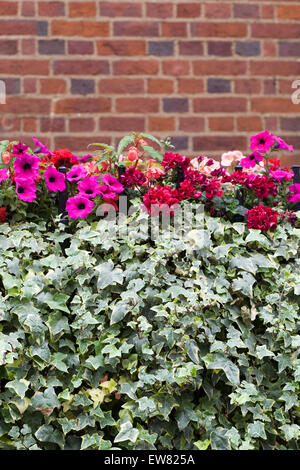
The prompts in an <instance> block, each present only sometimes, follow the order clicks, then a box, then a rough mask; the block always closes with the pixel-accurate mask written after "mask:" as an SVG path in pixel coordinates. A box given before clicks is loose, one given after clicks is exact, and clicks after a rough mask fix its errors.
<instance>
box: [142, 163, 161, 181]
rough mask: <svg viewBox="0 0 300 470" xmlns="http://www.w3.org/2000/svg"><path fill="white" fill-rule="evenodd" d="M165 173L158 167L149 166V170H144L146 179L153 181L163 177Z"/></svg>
mask: <svg viewBox="0 0 300 470" xmlns="http://www.w3.org/2000/svg"><path fill="white" fill-rule="evenodd" d="M165 174H166V173H165V171H164V170H163V169H162V168H160V167H159V166H155V165H153V166H150V167H149V168H147V170H146V176H147V178H153V179H158V178H160V177H161V176H164V175H165Z"/></svg>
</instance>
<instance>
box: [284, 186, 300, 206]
mask: <svg viewBox="0 0 300 470" xmlns="http://www.w3.org/2000/svg"><path fill="white" fill-rule="evenodd" d="M289 190H290V192H291V193H292V194H289V195H288V196H287V200H288V201H290V202H294V203H296V202H300V184H299V183H295V184H292V186H290V187H289Z"/></svg>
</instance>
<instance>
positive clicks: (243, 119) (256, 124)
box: [237, 116, 262, 132]
mask: <svg viewBox="0 0 300 470" xmlns="http://www.w3.org/2000/svg"><path fill="white" fill-rule="evenodd" d="M261 129H262V119H261V117H260V116H239V117H237V130H238V131H243V132H257V131H260V130H261Z"/></svg>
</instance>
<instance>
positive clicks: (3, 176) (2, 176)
mask: <svg viewBox="0 0 300 470" xmlns="http://www.w3.org/2000/svg"><path fill="white" fill-rule="evenodd" d="M7 178H8V174H7V169H6V168H3V169H2V170H0V183H2V181H6V180H7Z"/></svg>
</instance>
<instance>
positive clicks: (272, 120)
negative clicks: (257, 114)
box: [264, 116, 283, 163]
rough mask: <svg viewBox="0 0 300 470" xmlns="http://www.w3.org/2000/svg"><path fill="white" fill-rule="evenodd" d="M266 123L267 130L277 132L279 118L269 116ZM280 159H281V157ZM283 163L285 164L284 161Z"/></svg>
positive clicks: (265, 119)
mask: <svg viewBox="0 0 300 470" xmlns="http://www.w3.org/2000/svg"><path fill="white" fill-rule="evenodd" d="M264 121H265V124H264V128H265V129H268V130H269V131H271V132H273V131H276V130H277V129H278V118H277V117H275V116H267V117H265V118H264ZM280 159H281V157H280ZM281 163H283V162H282V160H281Z"/></svg>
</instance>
